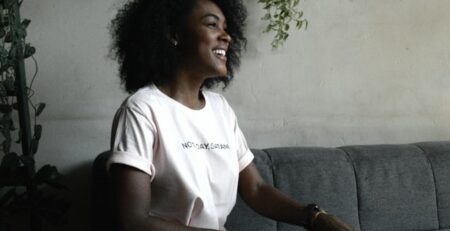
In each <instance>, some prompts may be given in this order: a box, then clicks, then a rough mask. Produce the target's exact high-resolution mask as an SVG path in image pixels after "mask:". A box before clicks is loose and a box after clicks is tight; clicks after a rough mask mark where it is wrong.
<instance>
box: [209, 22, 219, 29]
mask: <svg viewBox="0 0 450 231" xmlns="http://www.w3.org/2000/svg"><path fill="white" fill-rule="evenodd" d="M207 25H208V26H209V27H214V28H215V27H217V23H208V24H207Z"/></svg>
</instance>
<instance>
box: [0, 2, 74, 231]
mask: <svg viewBox="0 0 450 231" xmlns="http://www.w3.org/2000/svg"><path fill="white" fill-rule="evenodd" d="M22 2H23V0H0V133H1V136H3V140H1V143H0V155H3V158H2V160H1V163H0V231H8V230H14V229H15V227H14V224H12V223H11V220H17V219H19V220H21V221H22V220H23V222H22V223H25V224H29V226H30V228H31V230H41V229H42V221H44V220H46V221H50V222H53V223H61V222H63V221H64V220H65V214H66V211H67V209H68V203H67V202H66V200H65V199H64V198H63V197H61V196H60V195H59V194H58V193H55V191H58V190H60V189H66V187H65V186H64V184H63V182H62V175H61V174H60V173H59V172H58V170H57V168H56V167H55V166H52V165H49V164H46V165H44V166H43V167H41V168H40V169H39V170H37V171H36V170H35V161H34V155H35V154H36V152H37V150H38V146H39V140H40V138H41V134H42V125H41V124H38V120H37V118H38V116H39V115H40V114H41V113H42V112H43V111H44V108H45V106H46V104H45V103H38V104H34V103H33V101H32V97H33V95H34V93H35V91H34V90H33V89H32V86H33V83H34V80H35V78H36V76H37V73H38V63H37V61H36V59H35V57H34V54H35V52H36V49H35V47H33V46H32V45H31V44H30V43H27V42H26V36H27V27H28V26H29V25H30V23H31V20H29V19H24V20H22V21H21V20H20V6H21V4H22ZM28 58H31V59H32V60H33V63H34V65H35V72H34V74H33V77H32V80H31V82H30V85H29V86H26V79H25V66H24V59H28ZM28 106H31V108H32V109H33V117H34V118H33V121H31V120H30V115H29V110H28V109H29V108H28ZM17 117H19V122H20V123H19V128H17V127H16V125H15V119H14V118H17ZM31 124H33V126H32V127H33V130H31ZM15 134H17V139H14V140H15V142H16V143H17V144H21V146H22V154H20V155H19V154H18V152H17V151H13V150H12V149H13V145H12V142H13V138H14V136H15ZM1 136H0V137H1ZM50 189H52V190H50Z"/></svg>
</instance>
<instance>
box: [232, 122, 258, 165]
mask: <svg viewBox="0 0 450 231" xmlns="http://www.w3.org/2000/svg"><path fill="white" fill-rule="evenodd" d="M234 130H235V134H236V145H237V152H238V153H237V154H238V159H239V172H240V171H242V170H244V168H245V167H247V166H248V165H249V164H250V163H251V162H252V161H253V158H254V155H253V153H252V151H251V150H250V148H249V147H248V145H247V141H246V140H245V137H244V134H243V133H242V131H241V129H240V128H239V125H238V123H237V120H236V125H235V129H234Z"/></svg>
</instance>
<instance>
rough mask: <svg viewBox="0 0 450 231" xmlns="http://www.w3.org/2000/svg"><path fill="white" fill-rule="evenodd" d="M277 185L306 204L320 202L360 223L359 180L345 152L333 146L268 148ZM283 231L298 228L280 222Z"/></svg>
mask: <svg viewBox="0 0 450 231" xmlns="http://www.w3.org/2000/svg"><path fill="white" fill-rule="evenodd" d="M267 153H269V155H270V157H271V159H272V162H273V169H274V185H275V186H276V187H277V188H279V189H280V190H281V191H282V192H283V193H285V194H287V195H289V196H291V197H292V198H294V199H296V200H298V201H302V202H304V203H313V202H314V203H317V204H319V205H320V206H321V207H322V208H323V209H325V210H327V211H329V212H331V213H333V214H336V215H338V216H339V217H341V218H342V219H344V220H345V221H347V222H349V223H351V224H353V225H354V226H356V227H359V225H358V210H357V207H358V205H357V198H356V182H355V175H354V173H353V167H352V165H351V163H350V161H349V160H348V159H347V156H346V155H345V153H344V152H342V151H340V150H337V149H331V148H276V149H268V150H267ZM278 230H280V231H290V230H299V227H296V226H292V225H288V224H285V223H279V229H278Z"/></svg>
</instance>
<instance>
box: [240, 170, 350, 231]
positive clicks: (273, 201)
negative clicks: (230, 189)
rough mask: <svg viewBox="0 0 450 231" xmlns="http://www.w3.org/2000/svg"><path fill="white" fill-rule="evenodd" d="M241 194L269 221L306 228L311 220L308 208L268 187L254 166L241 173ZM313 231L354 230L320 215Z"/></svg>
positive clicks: (328, 216) (315, 221)
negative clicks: (305, 225)
mask: <svg viewBox="0 0 450 231" xmlns="http://www.w3.org/2000/svg"><path fill="white" fill-rule="evenodd" d="M238 190H239V194H240V195H241V197H242V199H244V201H245V202H246V203H247V204H248V205H249V206H250V207H251V208H252V209H253V210H255V211H256V212H257V213H259V214H261V215H263V216H266V217H268V218H271V219H274V220H277V221H281V222H286V223H290V224H294V225H304V224H306V223H307V222H306V221H307V219H310V214H309V213H310V212H309V211H307V209H306V206H304V205H302V204H300V203H298V202H296V201H294V200H292V199H290V198H289V197H287V196H285V195H283V194H282V193H281V192H280V191H278V190H277V189H276V188H274V187H272V186H270V185H267V184H266V183H265V182H264V180H263V179H262V177H261V175H260V174H259V172H258V169H257V168H256V166H255V164H253V163H251V164H250V165H248V166H247V167H246V168H245V169H244V170H242V171H241V173H240V174H239V188H238ZM313 225H314V226H313V228H314V229H313V230H320V231H353V230H354V229H353V228H351V227H349V226H348V225H346V224H345V223H343V222H341V221H339V220H338V219H336V218H335V217H333V216H331V215H328V214H320V215H318V216H317V218H316V219H315V220H314V224H313Z"/></svg>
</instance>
